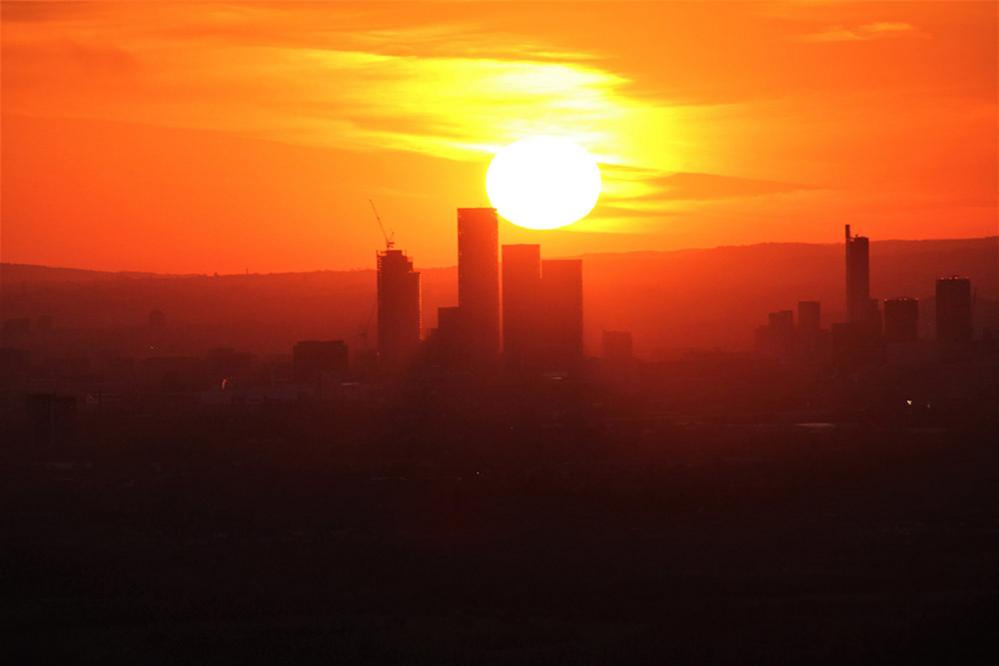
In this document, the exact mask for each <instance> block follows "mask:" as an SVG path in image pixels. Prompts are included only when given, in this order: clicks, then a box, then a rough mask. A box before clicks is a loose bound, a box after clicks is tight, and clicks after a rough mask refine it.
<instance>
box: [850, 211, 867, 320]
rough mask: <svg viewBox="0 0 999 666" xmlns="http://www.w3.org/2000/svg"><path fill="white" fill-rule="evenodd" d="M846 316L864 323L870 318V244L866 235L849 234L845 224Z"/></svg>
mask: <svg viewBox="0 0 999 666" xmlns="http://www.w3.org/2000/svg"><path fill="white" fill-rule="evenodd" d="M846 318H847V321H849V322H851V323H865V322H868V321H869V319H870V318H871V270H870V244H869V241H868V239H867V237H866V236H850V225H849V224H848V225H846Z"/></svg>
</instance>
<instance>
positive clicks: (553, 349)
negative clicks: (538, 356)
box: [539, 259, 583, 371]
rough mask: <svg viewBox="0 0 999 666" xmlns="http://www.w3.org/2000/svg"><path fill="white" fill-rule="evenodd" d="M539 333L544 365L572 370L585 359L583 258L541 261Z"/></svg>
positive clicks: (551, 368) (553, 368) (555, 368)
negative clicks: (540, 323) (540, 318)
mask: <svg viewBox="0 0 999 666" xmlns="http://www.w3.org/2000/svg"><path fill="white" fill-rule="evenodd" d="M541 311H542V312H543V313H544V316H543V323H542V325H541V327H540V330H539V333H540V335H541V338H542V345H541V346H542V350H543V362H544V366H545V367H547V368H548V369H550V370H562V371H570V370H574V369H576V368H577V367H578V366H579V364H580V363H581V362H582V360H583V261H582V259H547V260H545V261H542V262H541Z"/></svg>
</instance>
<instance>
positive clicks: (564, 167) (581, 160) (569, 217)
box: [486, 136, 600, 229]
mask: <svg viewBox="0 0 999 666" xmlns="http://www.w3.org/2000/svg"><path fill="white" fill-rule="evenodd" d="M486 193H487V194H488V195H489V201H491V202H492V204H493V206H494V207H496V209H497V210H498V211H499V214H500V215H502V216H503V217H504V218H506V219H508V220H510V221H511V222H513V223H514V224H516V225H517V226H520V227H525V228H527V229H557V228H558V227H564V226H565V225H567V224H572V223H573V222H577V221H579V220H581V219H583V218H584V217H586V215H587V214H588V213H589V212H590V211H591V210H593V206H595V205H596V203H597V199H598V198H599V197H600V169H599V168H598V167H597V162H596V160H594V159H593V156H592V155H590V154H589V153H588V152H586V151H585V150H584V149H582V148H580V147H579V146H578V145H576V144H575V143H573V142H572V141H569V140H568V139H562V138H558V137H551V136H536V137H531V138H528V139H521V140H520V141H517V142H515V143H511V144H510V145H509V146H507V147H506V148H503V149H502V150H500V151H499V152H498V153H496V156H495V157H493V160H492V162H490V164H489V170H488V171H487V172H486Z"/></svg>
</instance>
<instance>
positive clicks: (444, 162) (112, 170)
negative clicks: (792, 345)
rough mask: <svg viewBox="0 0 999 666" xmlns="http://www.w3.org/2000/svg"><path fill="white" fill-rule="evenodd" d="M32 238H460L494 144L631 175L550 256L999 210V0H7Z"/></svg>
mask: <svg viewBox="0 0 999 666" xmlns="http://www.w3.org/2000/svg"><path fill="white" fill-rule="evenodd" d="M2 12H3V14H2V19H3V23H2V29H3V35H2V41H3V61H2V93H3V97H2V110H3V126H2V186H3V187H2V234H0V242H2V244H0V255H2V259H3V261H5V262H17V263H43V264H49V265H62V266H76V267H84V268H98V269H114V270H117V269H134V270H152V271H169V272H212V271H218V272H236V271H243V270H245V269H249V270H250V271H286V270H312V269H322V268H359V267H368V268H370V267H372V266H373V263H374V256H373V255H374V252H375V251H376V250H377V249H378V248H379V247H380V245H381V237H380V234H379V232H378V228H377V225H376V224H375V222H374V220H373V218H372V216H371V212H370V209H369V208H368V203H367V199H368V198H372V199H374V200H375V201H376V202H377V204H378V207H379V209H380V211H381V213H382V217H383V218H384V219H385V221H386V224H387V226H389V227H390V228H392V229H394V231H395V237H396V240H397V242H398V245H399V247H402V248H403V249H406V250H408V251H409V252H410V253H411V254H412V255H413V256H414V257H415V259H416V263H417V265H418V266H436V265H451V264H453V263H454V262H455V245H456V240H455V232H454V229H455V221H454V208H456V207H458V206H480V205H487V204H488V202H487V200H486V197H485V190H484V186H483V181H484V174H485V169H486V166H487V164H488V161H489V158H490V156H491V154H492V152H493V151H494V150H496V149H497V148H499V147H500V146H502V145H505V144H507V143H509V142H511V141H513V140H515V139H517V138H521V137H523V136H529V135H532V134H556V135H562V136H567V137H569V138H572V139H573V140H575V141H577V142H578V143H580V144H581V145H583V146H584V147H586V148H587V149H588V150H590V151H591V152H592V153H593V154H595V155H596V156H597V157H598V159H599V161H600V163H601V169H602V171H603V175H604V195H603V197H602V199H601V201H600V203H599V204H598V206H597V208H596V209H595V210H594V212H593V213H592V214H591V215H590V216H589V217H588V218H586V219H585V220H583V221H581V222H579V223H577V224H575V225H572V226H571V227H568V228H566V229H564V230H559V231H546V232H537V231H527V230H521V229H517V228H515V227H512V226H511V225H509V224H504V225H503V228H502V229H501V241H503V242H540V243H543V245H544V251H545V254H547V255H549V256H552V255H565V254H578V253H582V252H591V251H616V250H636V249H674V248H680V247H695V246H697V247H701V246H713V245H728V244H743V243H755V242H765V241H816V242H838V241H839V240H840V238H841V236H842V224H843V223H844V222H850V223H852V224H854V225H856V229H857V230H858V231H860V232H862V233H866V234H868V235H870V236H872V237H874V238H935V237H965V236H984V235H993V234H996V233H999V230H997V144H999V136H997V52H999V51H997V4H996V3H994V2H986V3H978V4H961V3H957V2H941V3H916V4H903V3H896V2H891V3H885V4H872V3H866V4H850V3H840V2H828V1H820V0H812V1H797V2H776V3H767V4H763V3H742V2H739V3H733V4H722V3H718V2H704V3H683V4H666V3H654V4H621V3H616V4H613V5H611V4H606V5H604V4H578V3H550V4H544V5H539V4H520V5H511V4H483V3H477V2H462V3H457V4H446V3H435V4H421V5H416V4H412V3H405V4H401V3H390V4H374V3H359V4H355V5H348V4H337V5H325V4H319V3H304V4H292V3H274V4H262V3H253V4H238V3H227V4H217V5H215V4H204V3H199V4H186V5H179V4H176V5H171V4H165V3H139V2H135V3H127V4H107V3H102V4H83V3H69V4H59V3H41V4H29V3H9V2H4V3H3V5H2Z"/></svg>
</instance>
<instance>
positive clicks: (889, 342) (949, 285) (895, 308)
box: [756, 224, 973, 364]
mask: <svg viewBox="0 0 999 666" xmlns="http://www.w3.org/2000/svg"><path fill="white" fill-rule="evenodd" d="M845 241H846V244H845V248H846V257H845V259H846V321H844V322H839V323H834V324H833V325H832V328H831V330H829V331H826V330H824V329H822V327H821V303H819V302H818V301H800V302H799V303H798V321H797V325H795V318H794V312H793V311H791V310H779V311H777V312H771V313H769V315H768V321H767V324H766V325H764V326H761V327H759V328H758V329H757V330H756V348H757V351H759V352H761V353H765V354H769V355H772V356H776V357H778V358H782V359H785V360H800V361H827V360H830V359H831V360H833V361H835V362H838V363H842V364H852V363H862V362H866V361H871V360H876V359H883V358H885V357H886V356H887V357H892V356H894V357H903V358H905V359H906V360H917V359H916V357H917V356H919V355H926V354H927V353H932V354H935V355H936V356H937V357H941V356H947V355H953V354H959V353H960V352H961V350H962V349H964V348H966V347H967V346H968V345H969V344H970V343H971V341H972V336H973V328H972V314H971V313H972V292H971V280H969V279H968V278H965V277H958V276H949V277H941V278H939V279H937V281H936V298H935V303H934V307H935V342H936V345H934V346H927V345H926V344H920V343H921V342H926V341H920V337H919V317H920V306H919V299H917V298H914V297H911V296H902V297H895V298H886V299H884V300H879V299H876V298H871V278H870V275H871V270H870V265H871V264H870V240H869V239H868V238H867V237H866V236H853V235H852V234H851V232H850V225H849V224H848V225H846V228H845ZM889 360H890V359H889Z"/></svg>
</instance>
